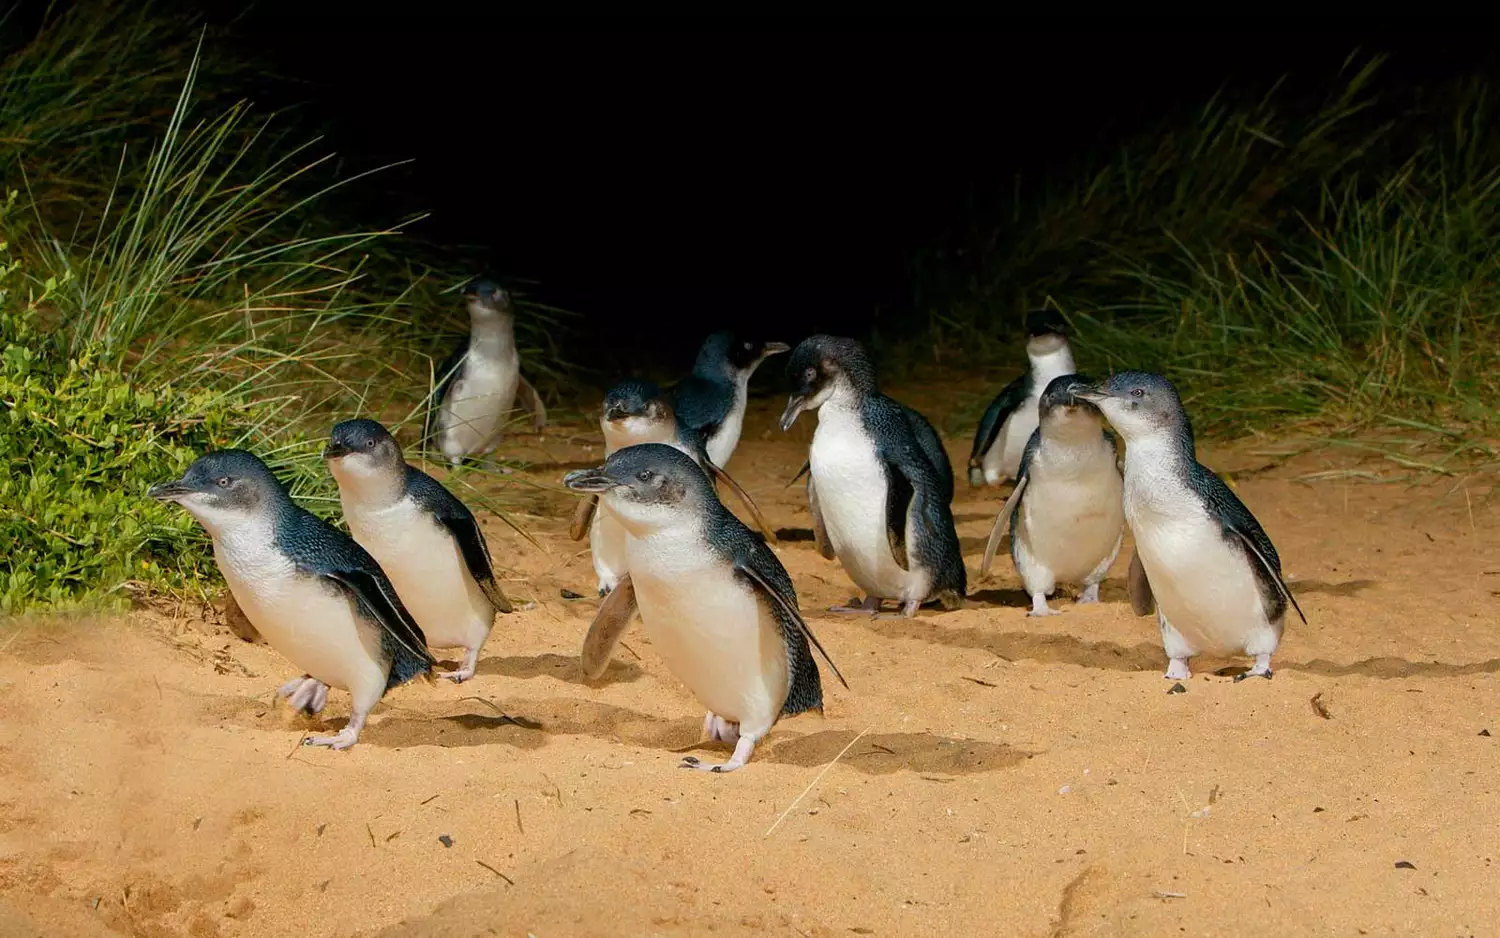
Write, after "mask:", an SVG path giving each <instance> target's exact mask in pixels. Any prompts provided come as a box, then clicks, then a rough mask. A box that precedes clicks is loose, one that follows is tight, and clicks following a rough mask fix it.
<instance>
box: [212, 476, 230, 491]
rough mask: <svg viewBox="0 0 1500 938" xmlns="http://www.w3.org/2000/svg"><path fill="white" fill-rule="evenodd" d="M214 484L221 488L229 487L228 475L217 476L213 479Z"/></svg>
mask: <svg viewBox="0 0 1500 938" xmlns="http://www.w3.org/2000/svg"><path fill="white" fill-rule="evenodd" d="M214 484H215V485H217V486H218V487H219V488H221V489H227V488H229V476H219V478H218V479H216V480H215V481H214Z"/></svg>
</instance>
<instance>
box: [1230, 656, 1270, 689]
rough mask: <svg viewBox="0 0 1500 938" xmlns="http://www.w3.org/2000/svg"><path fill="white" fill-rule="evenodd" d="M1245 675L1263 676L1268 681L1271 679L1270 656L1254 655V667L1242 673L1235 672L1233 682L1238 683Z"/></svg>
mask: <svg viewBox="0 0 1500 938" xmlns="http://www.w3.org/2000/svg"><path fill="white" fill-rule="evenodd" d="M1247 677H1263V678H1265V679H1266V680H1268V681H1269V680H1270V679H1271V656H1270V655H1256V656H1255V667H1253V668H1251V669H1250V670H1248V671H1246V672H1245V673H1244V674H1236V675H1235V676H1234V682H1235V683H1236V684H1238V683H1239V682H1240V681H1243V680H1244V679H1245V678H1247Z"/></svg>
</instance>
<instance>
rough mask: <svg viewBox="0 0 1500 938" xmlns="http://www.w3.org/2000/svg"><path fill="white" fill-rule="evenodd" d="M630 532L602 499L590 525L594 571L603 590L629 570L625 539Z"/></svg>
mask: <svg viewBox="0 0 1500 938" xmlns="http://www.w3.org/2000/svg"><path fill="white" fill-rule="evenodd" d="M628 537H630V534H629V533H628V532H627V531H626V530H625V527H624V526H623V525H622V524H620V522H619V521H618V520H617V519H616V518H615V516H614V515H612V514H610V511H609V509H608V508H606V507H604V500H603V499H600V501H599V505H598V507H597V508H596V509H595V510H594V523H593V524H592V525H590V526H589V555H590V556H591V557H592V558H593V561H594V573H595V574H597V575H598V577H599V588H600V589H601V590H612V589H614V588H615V585H616V584H618V583H619V582H620V578H621V577H623V576H624V575H625V574H626V573H627V572H628V571H629V564H628V561H627V560H626V556H625V540H626V539H627V538H628Z"/></svg>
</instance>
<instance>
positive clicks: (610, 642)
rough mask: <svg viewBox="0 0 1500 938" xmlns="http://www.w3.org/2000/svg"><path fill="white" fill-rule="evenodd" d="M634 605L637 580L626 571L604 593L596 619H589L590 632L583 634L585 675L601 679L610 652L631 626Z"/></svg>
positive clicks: (606, 666) (582, 659)
mask: <svg viewBox="0 0 1500 938" xmlns="http://www.w3.org/2000/svg"><path fill="white" fill-rule="evenodd" d="M635 608H636V606H635V584H634V583H632V582H631V580H630V574H628V573H627V574H625V575H624V576H623V577H621V578H620V582H618V583H616V584H615V588H614V589H612V590H610V592H609V595H608V596H606V597H604V602H602V603H600V604H599V610H598V611H597V612H595V613H594V621H593V622H590V623H589V630H588V633H587V634H586V635H584V636H583V651H582V652H581V653H580V654H579V662H580V663H581V664H582V665H583V674H584V676H585V677H587V678H588V679H589V680H591V681H596V680H598V679H599V678H600V676H601V675H603V674H604V670H605V669H606V668H608V667H609V659H610V656H611V655H612V654H614V650H615V646H616V645H617V644H619V642H620V636H622V635H624V634H625V630H626V629H627V628H629V627H630V619H631V617H632V616H634V615H635Z"/></svg>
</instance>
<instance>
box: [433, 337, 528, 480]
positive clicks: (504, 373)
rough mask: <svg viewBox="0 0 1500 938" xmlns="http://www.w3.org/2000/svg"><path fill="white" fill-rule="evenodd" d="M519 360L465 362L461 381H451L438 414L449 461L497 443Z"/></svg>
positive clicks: (518, 372) (513, 397) (511, 400)
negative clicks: (451, 383)
mask: <svg viewBox="0 0 1500 938" xmlns="http://www.w3.org/2000/svg"><path fill="white" fill-rule="evenodd" d="M520 378H521V369H520V362H519V360H506V359H502V360H500V361H489V360H486V359H481V358H475V357H473V352H470V360H469V361H467V362H465V364H464V370H463V376H462V378H459V379H456V380H455V381H454V382H453V387H452V389H450V390H449V392H448V396H447V397H446V398H445V399H444V401H443V408H442V414H441V420H442V438H441V444H440V445H441V448H442V452H443V455H444V456H446V457H447V458H449V459H456V458H458V457H460V456H469V455H478V454H480V453H484V452H488V450H489V449H490V448H491V447H492V446H493V445H494V444H495V443H496V442H498V440H499V437H500V433H501V431H502V430H503V429H504V428H505V421H506V418H507V416H508V415H509V413H510V411H511V409H512V407H513V406H514V404H515V400H516V388H517V387H518V386H519V385H520Z"/></svg>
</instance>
